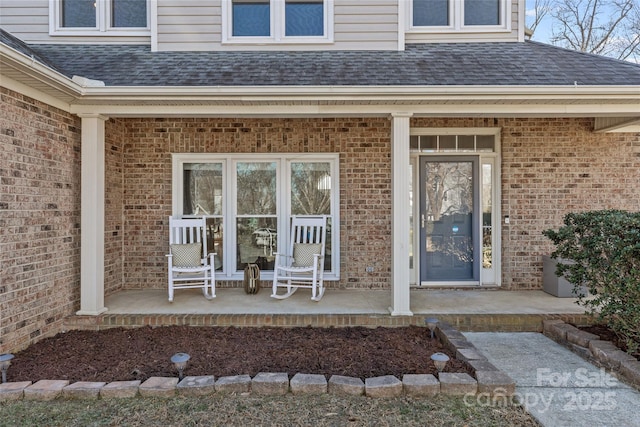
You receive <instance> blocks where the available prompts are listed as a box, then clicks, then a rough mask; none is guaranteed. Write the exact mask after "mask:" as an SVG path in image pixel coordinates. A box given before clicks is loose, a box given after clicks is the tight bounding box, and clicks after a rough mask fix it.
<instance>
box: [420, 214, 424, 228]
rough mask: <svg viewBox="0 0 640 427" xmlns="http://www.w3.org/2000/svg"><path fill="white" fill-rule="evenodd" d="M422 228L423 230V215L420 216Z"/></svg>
mask: <svg viewBox="0 0 640 427" xmlns="http://www.w3.org/2000/svg"><path fill="white" fill-rule="evenodd" d="M420 217H421V224H422V228H424V214H422V215H420Z"/></svg>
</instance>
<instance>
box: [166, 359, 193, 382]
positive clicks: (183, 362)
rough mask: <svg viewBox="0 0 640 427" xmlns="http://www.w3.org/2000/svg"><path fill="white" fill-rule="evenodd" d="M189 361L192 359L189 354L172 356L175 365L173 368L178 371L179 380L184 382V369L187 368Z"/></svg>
mask: <svg viewBox="0 0 640 427" xmlns="http://www.w3.org/2000/svg"><path fill="white" fill-rule="evenodd" d="M189 359H191V356H189V355H188V354H187V353H176V354H174V355H173V356H171V362H172V363H173V366H175V367H176V369H177V370H178V379H180V380H182V372H183V371H184V368H186V367H187V362H188V361H189Z"/></svg>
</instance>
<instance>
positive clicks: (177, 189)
mask: <svg viewBox="0 0 640 427" xmlns="http://www.w3.org/2000/svg"><path fill="white" fill-rule="evenodd" d="M274 161H275V162H277V170H276V180H277V187H278V192H277V195H276V203H277V207H276V212H277V214H276V216H277V218H278V230H284V232H278V247H280V248H284V247H285V246H286V245H287V243H288V242H289V231H290V230H289V227H290V225H289V222H288V221H289V217H290V212H291V203H290V201H289V197H288V195H289V194H290V193H291V188H290V186H289V179H288V178H287V174H289V173H290V171H291V163H299V162H311V163H314V162H327V163H329V164H330V165H331V188H332V191H331V215H330V217H331V244H332V247H331V271H330V272H325V274H324V280H327V281H337V280H340V179H339V177H340V171H339V164H340V156H339V154H338V153H286V154H285V153H283V154H264V155H261V154H256V153H251V154H212V153H173V154H172V163H173V164H172V180H171V183H172V184H171V190H172V191H171V193H172V215H174V216H179V215H182V212H183V205H182V203H183V197H182V192H183V189H184V182H183V178H184V175H183V173H182V171H183V165H184V164H185V163H207V162H210V163H221V164H222V191H223V196H222V215H210V216H211V217H216V218H220V217H222V220H223V227H224V230H229V231H227V233H228V240H227V241H225V243H224V244H225V251H224V259H223V260H222V261H223V266H224V267H223V271H222V272H216V277H217V278H218V280H231V281H235V280H242V279H243V278H244V272H241V271H236V270H235V265H236V251H237V249H236V246H237V245H236V232H235V219H236V217H237V203H236V202H237V199H236V197H237V196H236V191H235V185H236V184H235V179H236V178H235V170H236V164H237V163H238V162H274ZM334 188H335V191H334V190H333V189H334ZM283 195H286V196H283ZM283 212H284V213H283ZM261 279H262V280H271V279H273V273H272V272H270V271H266V272H262V273H261Z"/></svg>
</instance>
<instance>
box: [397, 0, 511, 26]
mask: <svg viewBox="0 0 640 427" xmlns="http://www.w3.org/2000/svg"><path fill="white" fill-rule="evenodd" d="M448 1H449V25H442V26H426V25H425V26H420V25H413V2H414V0H410V2H409V7H408V8H407V9H408V11H407V28H408V32H409V33H452V32H456V33H485V32H487V33H488V32H509V31H511V0H498V2H499V6H500V21H501V24H499V25H465V24H464V0H448Z"/></svg>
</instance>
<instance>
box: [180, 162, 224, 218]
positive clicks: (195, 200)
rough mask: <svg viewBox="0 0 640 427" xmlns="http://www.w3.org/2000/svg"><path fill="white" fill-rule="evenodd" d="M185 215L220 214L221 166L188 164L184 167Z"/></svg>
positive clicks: (216, 164)
mask: <svg viewBox="0 0 640 427" xmlns="http://www.w3.org/2000/svg"><path fill="white" fill-rule="evenodd" d="M183 204H184V208H183V212H184V214H185V215H220V214H221V213H222V165H221V164H219V163H189V164H185V165H184V200H183Z"/></svg>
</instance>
